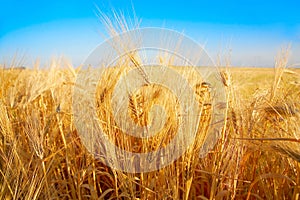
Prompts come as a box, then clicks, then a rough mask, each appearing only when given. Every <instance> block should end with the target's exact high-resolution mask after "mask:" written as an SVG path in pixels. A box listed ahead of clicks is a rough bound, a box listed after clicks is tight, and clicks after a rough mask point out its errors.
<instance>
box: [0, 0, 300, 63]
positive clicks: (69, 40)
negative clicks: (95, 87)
mask: <svg viewBox="0 0 300 200" xmlns="http://www.w3.org/2000/svg"><path fill="white" fill-rule="evenodd" d="M0 5H1V6H0V63H3V62H4V63H8V64H9V62H10V60H11V59H12V58H13V56H14V55H17V56H18V57H24V58H25V59H24V60H23V62H24V65H28V66H30V65H32V64H33V62H34V60H35V59H36V58H40V59H41V60H42V61H43V62H47V61H50V60H51V58H53V57H60V56H65V57H67V58H69V59H70V60H71V61H72V63H73V64H74V65H75V66H76V65H79V64H80V63H82V62H83V61H84V59H85V58H86V57H87V56H88V54H89V53H90V52H91V51H92V50H93V49H94V48H95V47H96V46H97V45H99V44H100V43H101V42H103V41H104V39H105V38H104V37H103V36H104V35H105V32H104V27H103V25H102V24H101V23H100V20H99V19H98V17H97V13H98V11H97V8H96V6H98V8H99V9H100V10H101V11H102V12H103V13H107V14H109V15H110V14H111V9H112V8H113V9H115V10H116V11H117V12H119V11H121V12H124V14H125V16H133V9H132V6H133V7H134V10H135V13H136V15H137V17H138V18H140V19H141V20H142V23H141V27H149V26H155V27H157V26H158V27H165V28H171V29H175V30H177V31H180V32H184V33H185V34H186V35H188V36H190V37H191V38H193V39H194V40H196V41H197V42H198V43H200V44H202V45H205V47H206V50H207V51H208V53H209V54H211V56H212V57H213V58H214V59H217V55H218V54H227V53H229V52H230V53H231V61H232V65H240V66H273V65H274V58H275V56H276V54H277V52H278V51H279V50H280V49H281V48H282V47H286V46H287V45H289V44H290V45H291V56H290V64H294V63H300V15H299V8H300V1H291V0H286V1H276V0H275V1H270V0H265V1H258V0H252V1H244V2H242V1H231V0H228V1H221V0H217V1H200V0H198V1H197V0H187V1H166V0H152V1H141V0H107V1H104V0H102V1H101V0H93V1H91V0H86V1H84V0H78V1H76V0H72V1H71V0H63V1H60V0H52V1H44V0H39V1H17V0H9V1H8V0H0Z"/></svg>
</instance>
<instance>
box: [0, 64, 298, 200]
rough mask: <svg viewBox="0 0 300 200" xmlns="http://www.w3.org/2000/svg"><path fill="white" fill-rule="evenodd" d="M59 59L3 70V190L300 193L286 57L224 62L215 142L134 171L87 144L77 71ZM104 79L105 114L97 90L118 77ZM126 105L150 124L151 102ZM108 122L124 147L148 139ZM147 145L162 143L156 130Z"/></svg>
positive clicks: (35, 195)
mask: <svg viewBox="0 0 300 200" xmlns="http://www.w3.org/2000/svg"><path fill="white" fill-rule="evenodd" d="M63 65H64V64H63V63H59V62H58V63H56V64H54V65H53V67H51V68H50V69H45V70H13V69H12V70H1V71H0V87H1V88H0V199H299V195H300V174H299V173H300V145H299V143H300V125H299V120H300V115H299V109H300V105H299V102H300V101H299V100H300V84H299V83H300V71H299V70H296V69H286V68H284V66H285V63H281V64H280V62H279V64H278V66H276V67H275V68H270V69H269V68H264V69H262V68H257V69H256V68H221V69H220V79H221V80H222V82H223V85H224V88H225V90H226V95H227V101H228V103H227V107H226V123H225V126H224V128H223V131H222V136H221V137H220V139H219V140H218V142H217V144H216V145H215V147H214V149H213V150H212V151H210V152H209V153H208V155H207V156H205V157H204V158H200V157H199V156H198V153H199V149H200V147H201V143H197V142H195V144H193V145H192V147H191V148H189V149H188V151H187V152H186V153H185V154H184V155H183V156H181V157H180V159H178V160H177V161H176V162H174V163H173V164H172V165H170V166H167V167H165V168H163V169H161V170H159V171H155V172H149V173H138V174H130V173H124V172H120V171H115V170H112V169H110V168H108V167H107V166H105V165H103V164H102V163H101V162H99V160H96V159H94V158H93V156H92V155H91V154H89V153H88V151H87V150H86V148H85V147H84V146H83V144H82V142H81V140H80V138H79V136H78V133H77V131H76V129H75V126H74V122H73V120H74V118H73V113H72V107H71V106H72V94H73V93H72V92H73V91H72V90H73V87H74V81H75V76H76V74H77V71H76V70H75V69H73V68H72V67H69V68H68V69H60V68H58V67H55V66H63ZM112 74H113V73H112ZM108 76H109V74H108ZM107 80H108V81H106V82H105V85H103V84H104V83H103V84H102V85H101V84H100V85H101V86H100V93H99V99H98V102H99V112H98V115H99V117H100V118H101V117H102V118H104V119H106V120H108V121H109V120H111V119H110V116H109V112H107V111H105V105H106V104H105V100H103V98H102V97H103V95H102V96H101V94H104V96H109V95H110V94H111V92H112V89H113V87H111V86H112V85H113V84H114V83H113V81H114V79H113V78H111V77H110V78H109V79H107ZM101 87H102V89H101ZM103 87H104V88H103ZM101 92H102V93H101ZM195 93H197V90H196V89H195ZM162 97H163V96H162ZM134 100H137V97H134V96H133V97H132V102H136V101H134ZM84 109H85V108H84V107H82V110H83V112H84ZM129 109H131V114H132V115H133V119H136V122H137V123H147V122H145V121H141V120H140V118H139V117H138V116H142V113H140V114H139V115H138V112H143V111H145V110H142V111H140V110H138V109H137V105H136V104H134V103H132V107H131V108H129ZM173 120H175V121H176V119H173ZM205 120H208V121H209V119H207V118H205ZM170 123H171V125H170V126H169V129H168V131H169V132H168V133H169V134H172V132H170V131H172V130H173V131H174V130H176V123H175V125H174V126H173V125H172V123H173V121H172V120H171V122H170ZM204 126H205V125H204ZM172 127H173V128H172ZM174 127H175V128H174ZM106 128H108V129H109V130H110V131H108V134H112V135H111V136H112V139H114V140H115V141H117V142H118V144H119V145H120V146H122V147H124V148H125V149H126V148H129V150H132V151H137V152H140V151H144V150H145V149H143V148H145V147H142V146H141V145H143V144H145V143H143V142H137V143H136V142H134V141H132V140H131V139H128V138H125V137H124V136H122V135H120V134H117V133H116V132H113V129H110V128H111V127H110V126H107V127H106ZM205 131H206V129H205V128H202V129H201V130H199V131H198V133H197V134H198V136H201V134H206V133H205ZM161 136H162V137H164V136H165V135H164V134H162V135H161ZM156 139H157V140H159V139H161V138H156ZM146 144H147V145H149V146H151V145H152V146H151V148H149V149H155V148H156V146H155V145H156V140H155V139H154V140H151V141H147V143H146ZM149 149H148V150H149Z"/></svg>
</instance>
